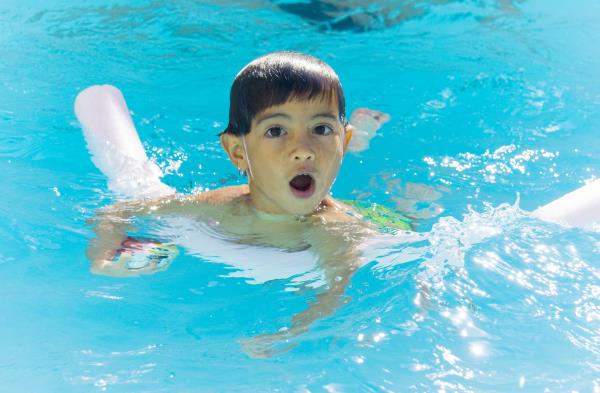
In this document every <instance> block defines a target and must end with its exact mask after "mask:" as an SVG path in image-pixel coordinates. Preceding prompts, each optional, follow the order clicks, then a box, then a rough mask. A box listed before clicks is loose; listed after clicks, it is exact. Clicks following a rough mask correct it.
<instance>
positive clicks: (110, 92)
mask: <svg viewBox="0 0 600 393" xmlns="http://www.w3.org/2000/svg"><path fill="white" fill-rule="evenodd" d="M75 114H76V115H77V118H78V119H79V122H80V123H81V126H82V128H83V134H84V136H85V140H86V142H87V146H88V150H89V151H90V153H91V155H92V162H93V163H94V165H96V167H98V169H100V171H101V172H102V173H104V174H105V175H106V177H107V178H108V186H109V188H110V189H111V190H112V191H114V192H116V193H118V194H121V195H123V196H126V197H130V198H141V197H158V196H163V195H167V194H172V193H174V192H175V190H174V189H173V188H171V187H169V186H167V185H165V184H164V183H162V182H161V181H160V177H161V176H162V172H161V170H160V168H159V167H158V166H157V165H156V164H155V163H154V162H153V161H151V160H150V159H148V156H147V155H146V151H145V150H144V147H143V145H142V142H141V141H140V138H139V136H138V133H137V131H136V129H135V126H134V125H133V121H132V120H131V116H130V114H129V109H128V108H127V104H126V103H125V99H124V98H123V94H121V91H119V89H117V88H116V87H114V86H110V85H97V86H91V87H89V88H87V89H85V90H83V91H82V92H80V93H79V95H78V96H77V98H76V99H75Z"/></svg>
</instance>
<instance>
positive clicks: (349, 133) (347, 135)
mask: <svg viewBox="0 0 600 393" xmlns="http://www.w3.org/2000/svg"><path fill="white" fill-rule="evenodd" d="M353 133H354V126H353V125H352V124H348V125H346V132H345V133H344V153H345V152H346V148H347V147H348V143H350V141H351V140H352V134H353Z"/></svg>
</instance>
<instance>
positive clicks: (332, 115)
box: [313, 112, 337, 120]
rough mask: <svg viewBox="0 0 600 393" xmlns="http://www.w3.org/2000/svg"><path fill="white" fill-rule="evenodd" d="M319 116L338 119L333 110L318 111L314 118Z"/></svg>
mask: <svg viewBox="0 0 600 393" xmlns="http://www.w3.org/2000/svg"><path fill="white" fill-rule="evenodd" d="M317 117H326V118H328V119H331V120H337V116H336V115H334V114H333V113H331V112H323V113H317V114H316V115H314V116H313V119H316V118H317Z"/></svg>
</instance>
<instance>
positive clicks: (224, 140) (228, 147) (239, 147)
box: [219, 132, 248, 171]
mask: <svg viewBox="0 0 600 393" xmlns="http://www.w3.org/2000/svg"><path fill="white" fill-rule="evenodd" d="M219 139H220V140H221V146H223V150H225V152H226V153H227V155H228V156H229V160H231V162H232V163H233V165H235V167H236V168H237V169H239V170H241V171H246V170H247V169H248V163H247V161H246V156H245V151H244V145H243V144H242V138H241V137H239V136H237V135H235V134H230V133H228V132H226V133H223V134H221V136H220V137H219Z"/></svg>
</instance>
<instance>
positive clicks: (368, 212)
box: [341, 200, 412, 231]
mask: <svg viewBox="0 0 600 393" xmlns="http://www.w3.org/2000/svg"><path fill="white" fill-rule="evenodd" d="M341 202H343V203H345V204H347V205H350V206H352V207H353V208H354V209H355V210H356V211H357V212H358V213H359V214H360V215H361V216H362V217H363V218H364V219H365V220H367V221H371V222H372V223H373V224H375V225H377V226H378V227H379V228H380V229H382V230H389V229H398V230H401V231H412V221H411V220H410V219H409V218H408V217H405V216H403V215H402V214H400V213H398V212H396V211H394V210H392V209H390V208H388V207H385V206H383V205H379V204H377V203H369V202H362V201H353V200H342V201H341Z"/></svg>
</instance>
